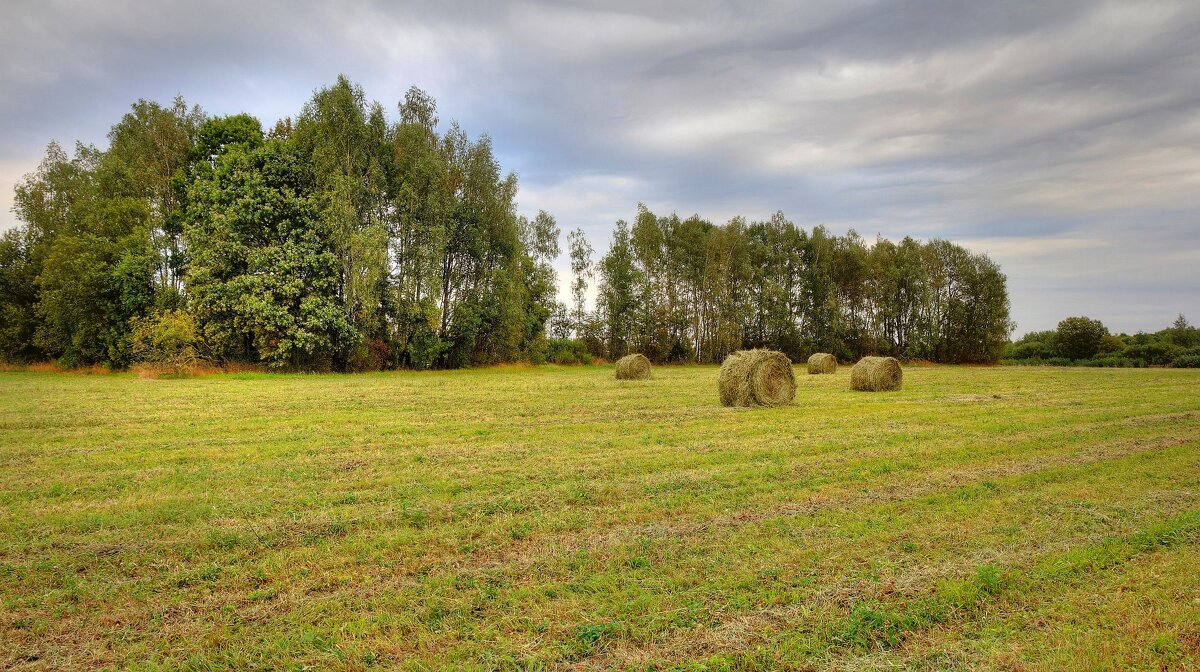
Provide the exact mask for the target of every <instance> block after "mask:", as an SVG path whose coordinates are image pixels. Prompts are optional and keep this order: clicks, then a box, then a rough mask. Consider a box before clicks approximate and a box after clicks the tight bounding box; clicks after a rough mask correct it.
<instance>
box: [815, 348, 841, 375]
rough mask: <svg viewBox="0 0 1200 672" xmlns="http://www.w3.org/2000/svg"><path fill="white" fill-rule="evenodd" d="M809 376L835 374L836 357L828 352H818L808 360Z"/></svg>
mask: <svg viewBox="0 0 1200 672" xmlns="http://www.w3.org/2000/svg"><path fill="white" fill-rule="evenodd" d="M808 372H809V374H813V375H815V374H818V373H837V357H834V356H833V355H831V354H829V353H828V352H818V353H817V354H815V355H813V356H812V357H809V358H808Z"/></svg>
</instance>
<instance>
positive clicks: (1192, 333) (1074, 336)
mask: <svg viewBox="0 0 1200 672" xmlns="http://www.w3.org/2000/svg"><path fill="white" fill-rule="evenodd" d="M1004 359H1005V361H1007V362H1009V363H1013V364H1052V365H1055V366H1110V367H1143V366H1172V367H1175V368H1200V328H1196V327H1193V326H1192V325H1191V324H1189V323H1188V321H1187V318H1186V317H1184V316H1183V315H1180V316H1179V317H1178V318H1176V319H1175V322H1174V323H1173V324H1172V325H1171V326H1170V327H1167V328H1166V329H1162V330H1160V331H1156V332H1154V333H1152V334H1147V333H1143V332H1138V333H1136V334H1133V335H1129V334H1112V333H1109V331H1108V328H1107V327H1105V326H1104V324H1103V323H1102V322H1101V321H1100V320H1093V319H1091V318H1088V317H1068V318H1066V319H1064V320H1063V321H1062V322H1059V323H1058V328H1057V329H1052V330H1050V331H1033V332H1030V333H1028V334H1025V335H1024V336H1022V337H1021V338H1019V339H1017V340H1016V341H1014V342H1013V343H1011V344H1010V345H1009V346H1008V347H1007V348H1006V349H1005V351H1004Z"/></svg>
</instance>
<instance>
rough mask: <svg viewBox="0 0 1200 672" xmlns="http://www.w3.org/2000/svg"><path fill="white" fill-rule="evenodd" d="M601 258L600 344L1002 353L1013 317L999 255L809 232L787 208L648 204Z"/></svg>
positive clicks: (708, 355)
mask: <svg viewBox="0 0 1200 672" xmlns="http://www.w3.org/2000/svg"><path fill="white" fill-rule="evenodd" d="M577 256H580V258H582V255H577ZM578 265H579V267H580V269H582V268H584V266H583V265H582V264H578ZM598 270H599V276H600V278H599V291H598V301H597V309H598V318H599V319H598V323H599V325H600V328H599V332H600V334H599V338H598V339H596V340H598V341H599V345H598V346H597V348H596V352H598V353H607V354H608V356H610V357H619V356H620V355H622V354H624V353H627V352H641V353H643V354H646V355H647V356H648V357H650V358H651V359H652V360H654V361H659V362H662V361H699V362H719V361H721V360H722V359H724V357H725V356H726V355H728V354H729V353H730V352H733V351H735V350H738V349H741V348H745V347H757V348H770V349H775V350H780V351H782V352H784V353H786V354H788V356H789V357H791V358H793V359H803V358H806V357H807V356H808V355H809V354H811V353H812V352H816V351H824V352H832V353H833V354H835V355H836V356H837V357H838V358H840V359H844V360H845V359H854V358H857V357H860V356H863V355H866V354H873V353H883V354H889V355H895V356H899V357H906V358H922V359H932V360H936V361H946V362H993V361H996V360H997V359H998V358H999V357H1000V355H1001V354H1002V352H1003V350H1004V347H1005V345H1006V344H1007V342H1008V335H1009V333H1010V331H1011V329H1012V325H1011V322H1010V320H1009V305H1008V296H1007V291H1006V288H1005V282H1006V280H1005V277H1004V275H1003V274H1002V273H1001V272H1000V270H999V268H998V267H997V266H996V265H995V264H994V263H992V262H991V260H989V259H988V258H987V257H985V256H983V255H974V254H971V253H969V252H967V251H966V250H964V249H962V248H960V247H958V246H955V245H953V244H951V243H948V242H946V241H938V240H934V241H930V242H928V243H924V244H922V243H918V242H917V241H915V240H913V239H911V238H906V239H904V240H903V241H901V242H900V243H899V244H893V243H891V242H890V241H886V240H882V239H880V240H878V241H876V243H875V244H874V245H873V246H871V247H868V246H867V245H866V243H865V242H864V241H863V240H862V238H860V237H859V236H858V235H857V234H856V233H855V232H853V231H850V232H849V233H848V234H847V235H845V236H834V235H831V234H830V233H829V232H828V231H826V230H825V229H824V228H823V227H816V228H815V229H813V231H812V232H811V234H809V233H808V232H806V231H804V230H802V229H799V228H798V227H796V226H795V225H794V224H792V223H791V222H790V221H788V220H787V219H785V218H784V217H783V215H782V214H780V213H776V214H775V215H774V216H773V217H772V218H771V219H770V220H769V221H767V222H752V223H749V224H747V223H746V222H745V221H744V220H742V219H741V218H734V219H733V220H730V222H729V223H727V224H726V225H724V226H717V225H714V224H712V223H711V222H708V221H706V220H703V219H701V218H699V217H690V218H688V219H686V220H681V219H680V218H679V217H678V216H676V215H670V216H666V217H662V216H657V215H655V214H654V213H652V212H650V211H649V210H648V209H647V208H646V207H645V206H639V209H638V216H637V219H636V220H635V221H634V224H633V226H632V227H628V226H627V225H626V224H625V223H624V222H618V223H617V226H616V228H615V230H614V233H613V240H612V243H611V245H610V248H609V251H608V253H607V254H606V255H605V256H604V257H603V258H602V259H601V260H600V263H599V264H598ZM573 289H574V291H575V294H576V296H577V297H581V296H582V289H583V288H582V287H579V286H576V287H575V288H573ZM573 318H574V322H576V323H577V324H578V323H580V316H579V309H578V308H577V309H576V311H575V314H574V315H573ZM582 324H584V325H587V324H588V322H587V321H586V320H584V321H583V322H582ZM576 333H580V332H579V330H578V329H577V330H576ZM580 335H581V336H583V337H584V338H585V339H588V340H589V341H590V340H591V338H590V337H591V334H589V333H580Z"/></svg>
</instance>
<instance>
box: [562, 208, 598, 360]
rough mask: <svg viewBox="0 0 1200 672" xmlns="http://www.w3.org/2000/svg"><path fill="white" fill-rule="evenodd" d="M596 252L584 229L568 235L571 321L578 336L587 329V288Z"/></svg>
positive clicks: (582, 334)
mask: <svg viewBox="0 0 1200 672" xmlns="http://www.w3.org/2000/svg"><path fill="white" fill-rule="evenodd" d="M594 252H595V250H594V249H593V248H592V244H591V243H589V242H588V239H587V234H585V233H584V232H583V229H575V230H574V231H572V232H571V233H570V234H569V235H568V236H567V253H568V254H569V255H570V257H571V304H572V312H571V321H572V323H573V324H574V326H575V336H576V338H582V337H583V336H584V335H585V332H586V329H587V288H588V280H590V279H591V278H592V254H593V253H594Z"/></svg>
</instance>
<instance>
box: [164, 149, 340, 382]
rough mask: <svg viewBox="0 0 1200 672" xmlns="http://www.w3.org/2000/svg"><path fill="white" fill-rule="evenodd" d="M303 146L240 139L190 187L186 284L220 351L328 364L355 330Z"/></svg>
mask: <svg viewBox="0 0 1200 672" xmlns="http://www.w3.org/2000/svg"><path fill="white" fill-rule="evenodd" d="M311 181H312V177H311V175H310V173H309V170H308V166H307V165H306V164H305V163H304V162H303V161H302V160H301V157H300V155H299V153H298V152H297V151H296V149H295V147H294V146H293V145H292V144H291V143H290V142H289V141H285V140H271V141H268V142H266V143H264V144H263V145H262V146H260V147H258V148H255V149H248V148H246V147H244V146H239V147H234V148H233V149H230V150H228V151H227V152H226V153H225V154H223V155H221V156H220V157H219V158H218V159H217V162H216V167H215V169H213V170H212V171H211V172H210V173H208V174H207V175H205V176H203V177H201V178H199V179H197V180H196V181H195V182H194V183H193V184H192V187H191V189H190V190H189V201H190V204H189V205H190V207H189V210H188V213H187V216H186V220H185V229H184V235H185V238H186V240H187V244H188V248H189V250H190V252H191V255H192V262H191V265H190V267H189V270H188V277H187V280H188V282H187V285H188V288H189V290H190V292H191V294H192V296H193V298H194V308H193V309H194V312H195V315H196V320H197V323H198V324H199V326H200V329H201V331H202V334H203V338H204V340H205V341H206V342H207V343H209V345H210V346H211V347H212V348H213V351H214V354H215V355H216V356H217V357H218V358H219V359H222V360H237V361H259V360H261V361H263V362H266V363H268V364H270V365H271V366H274V367H289V368H306V369H308V368H315V369H322V368H330V367H332V366H333V364H334V362H335V360H337V358H339V357H341V356H343V355H345V354H346V353H347V352H348V351H349V348H350V346H352V345H353V344H354V342H355V339H356V336H357V335H356V331H355V328H354V326H353V325H352V324H351V323H350V322H349V320H348V319H347V316H346V315H345V313H344V312H343V311H342V309H341V307H340V302H339V301H338V300H337V287H338V277H339V276H338V258H337V255H336V253H335V252H334V245H335V243H334V241H333V240H332V238H333V235H332V232H330V231H329V230H328V228H327V227H326V226H324V225H323V222H322V220H321V218H320V215H319V209H318V206H317V204H316V202H315V198H314V197H313V196H311V195H308V194H310V193H311V184H312V182H311Z"/></svg>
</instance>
